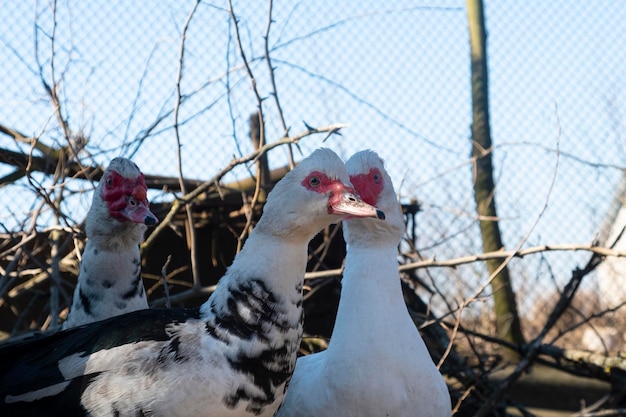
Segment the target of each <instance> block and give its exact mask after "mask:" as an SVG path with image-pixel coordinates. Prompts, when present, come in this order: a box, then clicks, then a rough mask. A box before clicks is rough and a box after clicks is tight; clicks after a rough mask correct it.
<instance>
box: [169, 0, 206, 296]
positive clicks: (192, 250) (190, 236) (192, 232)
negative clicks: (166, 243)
mask: <svg viewBox="0 0 626 417" xmlns="http://www.w3.org/2000/svg"><path fill="white" fill-rule="evenodd" d="M199 5H200V0H196V4H194V6H193V9H192V10H191V12H190V13H189V15H188V16H187V20H185V24H184V26H183V31H182V34H181V36H180V54H179V57H178V73H177V75H176V104H175V106H174V136H175V137H176V145H177V146H176V157H177V158H176V160H177V164H178V182H179V184H180V190H181V193H182V194H183V195H185V194H187V188H186V185H185V180H184V175H183V159H182V154H181V149H182V143H181V139H180V130H179V119H178V118H179V112H180V105H181V101H182V93H181V87H180V85H181V82H182V78H183V68H184V63H185V40H186V37H187V29H189V24H190V23H191V19H193V16H194V14H195V13H196V10H197V9H198V6H199ZM185 212H186V214H187V222H186V223H185V229H186V232H187V242H188V245H189V256H190V258H191V276H192V280H193V285H194V286H198V287H199V286H200V285H201V284H200V270H199V267H198V260H197V244H196V228H195V227H194V222H193V209H192V207H191V204H189V203H187V204H185Z"/></svg>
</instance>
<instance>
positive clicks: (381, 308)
mask: <svg viewBox="0 0 626 417" xmlns="http://www.w3.org/2000/svg"><path fill="white" fill-rule="evenodd" d="M346 167H347V169H348V173H349V174H350V180H351V181H352V184H353V185H354V187H355V188H356V190H357V192H358V193H359V194H360V195H361V198H363V200H364V201H365V202H368V203H370V204H376V206H377V207H378V208H380V209H382V210H383V211H384V212H385V214H386V221H384V222H372V221H370V220H369V219H353V220H349V221H346V222H344V223H343V231H344V236H345V239H346V242H347V245H348V246H347V255H346V261H345V270H344V274H343V279H342V290H341V299H340V301H339V308H338V311H337V317H336V321H335V327H334V329H333V332H332V336H331V339H330V343H329V345H328V349H326V350H325V351H322V352H319V353H315V354H312V355H308V356H304V357H301V358H298V361H297V362H296V369H295V371H294V374H293V377H292V379H291V382H290V383H289V386H288V389H287V393H286V396H285V400H284V402H283V404H282V406H281V407H280V409H279V410H278V413H277V414H276V415H277V417H288V416H294V417H295V416H297V417H313V416H315V417H320V416H342V417H367V416H372V417H381V416H403V417H406V416H416V417H430V416H433V417H434V416H436V417H450V416H451V414H452V411H451V400H450V394H449V392H448V389H447V387H446V384H445V383H444V380H443V378H442V376H441V374H440V373H439V371H438V370H437V367H436V366H435V364H434V363H433V361H432V359H431V357H430V355H429V353H428V350H427V349H426V345H425V344H424V341H423V340H422V338H421V336H420V334H419V333H418V331H417V329H416V327H415V324H414V323H413V321H412V320H411V317H410V316H409V313H408V311H407V308H406V305H405V303H404V299H403V296H402V289H401V285H400V278H399V274H398V261H397V253H398V252H397V251H398V244H399V243H400V240H401V239H402V235H403V233H404V231H405V224H404V219H403V216H402V212H401V208H400V204H399V202H398V199H397V196H396V193H395V191H394V188H393V184H392V182H391V178H390V177H389V175H388V174H387V172H386V170H385V168H384V164H383V161H382V160H381V159H380V157H379V156H378V155H377V154H376V153H375V152H373V151H369V150H368V151H361V152H359V153H357V154H355V155H354V156H352V157H351V158H350V160H348V162H347V163H346Z"/></svg>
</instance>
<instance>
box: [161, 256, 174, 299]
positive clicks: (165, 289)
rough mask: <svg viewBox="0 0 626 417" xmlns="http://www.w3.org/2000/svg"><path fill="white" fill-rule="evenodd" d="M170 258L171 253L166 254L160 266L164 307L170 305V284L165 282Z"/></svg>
mask: <svg viewBox="0 0 626 417" xmlns="http://www.w3.org/2000/svg"><path fill="white" fill-rule="evenodd" d="M171 260H172V255H167V260H166V261H165V263H164V264H163V267H161V279H162V280H163V292H164V293H165V307H167V308H171V307H172V304H171V300H170V286H169V284H168V283H167V267H168V266H169V264H170V261H171Z"/></svg>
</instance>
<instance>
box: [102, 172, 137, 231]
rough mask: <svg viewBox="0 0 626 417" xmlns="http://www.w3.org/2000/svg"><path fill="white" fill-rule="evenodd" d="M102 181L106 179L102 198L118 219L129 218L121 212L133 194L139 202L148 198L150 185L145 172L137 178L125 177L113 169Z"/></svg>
mask: <svg viewBox="0 0 626 417" xmlns="http://www.w3.org/2000/svg"><path fill="white" fill-rule="evenodd" d="M102 181H104V186H103V187H102V199H103V200H104V201H106V203H107V205H108V206H109V212H110V213H111V216H113V217H114V218H116V219H117V220H120V221H127V220H128V218H127V217H126V216H124V215H123V214H122V213H121V211H122V210H124V209H125V208H126V205H127V203H128V197H130V196H132V197H133V198H134V199H135V200H137V201H138V202H141V201H144V200H146V199H147V191H148V187H147V186H146V180H145V178H144V175H143V174H140V175H139V176H138V177H137V178H124V177H122V176H121V175H120V174H118V173H117V172H115V171H111V172H108V173H107V174H106V176H105V177H104V178H103V179H102ZM146 204H147V201H146Z"/></svg>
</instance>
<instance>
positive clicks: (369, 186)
mask: <svg viewBox="0 0 626 417" xmlns="http://www.w3.org/2000/svg"><path fill="white" fill-rule="evenodd" d="M350 182H352V185H354V188H356V191H357V193H359V195H360V196H361V199H363V201H365V202H366V203H368V204H371V205H373V206H375V205H376V204H377V203H378V198H379V197H380V193H381V192H382V191H383V188H384V187H385V180H384V178H383V176H382V174H381V172H380V170H379V169H378V168H372V169H370V171H369V172H368V173H366V174H358V175H351V176H350Z"/></svg>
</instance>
